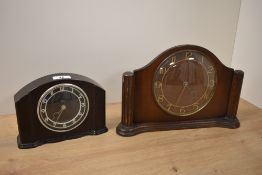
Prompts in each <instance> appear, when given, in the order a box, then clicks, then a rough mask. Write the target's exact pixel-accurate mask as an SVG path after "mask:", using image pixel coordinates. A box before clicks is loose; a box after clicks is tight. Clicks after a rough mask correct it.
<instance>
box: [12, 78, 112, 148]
mask: <svg viewBox="0 0 262 175" xmlns="http://www.w3.org/2000/svg"><path fill="white" fill-rule="evenodd" d="M14 100H15V107H16V115H17V123H18V130H19V135H18V136H17V143H18V147H19V148H32V147H36V146H39V145H41V144H44V143H48V142H57V141H62V140H65V139H72V138H77V137H81V136H84V135H98V134H102V133H104V132H106V131H107V128H106V126H105V90H104V89H103V88H102V87H101V86H100V85H98V83H96V82H95V81H93V80H92V79H90V78H88V77H85V76H82V75H78V74H72V73H59V74H52V75H47V76H44V77H42V78H39V79H37V80H35V81H33V82H31V83H29V84H28V85H26V86H24V87H23V88H22V89H21V90H19V91H18V92H17V93H16V94H15V96H14Z"/></svg>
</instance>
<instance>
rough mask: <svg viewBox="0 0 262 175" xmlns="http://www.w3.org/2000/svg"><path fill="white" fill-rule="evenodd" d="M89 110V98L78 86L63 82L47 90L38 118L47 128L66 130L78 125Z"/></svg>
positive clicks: (39, 107)
mask: <svg viewBox="0 0 262 175" xmlns="http://www.w3.org/2000/svg"><path fill="white" fill-rule="evenodd" d="M88 112H89V99H88V97H87V95H86V93H85V92H84V91H83V90H82V89H81V88H80V87H78V86H76V85H73V84H68V83H61V84H57V85H55V86H52V87H51V88H49V89H48V90H46V91H45V92H44V93H43V95H42V96H41V97H40V99H39V101H38V106H37V114H38V119H39V121H40V122H41V124H42V125H43V126H44V127H46V128H47V129H49V130H51V131H55V132H66V131H70V130H72V129H74V128H76V127H78V126H79V125H80V124H81V123H82V122H83V121H84V120H85V118H86V116H87V114H88Z"/></svg>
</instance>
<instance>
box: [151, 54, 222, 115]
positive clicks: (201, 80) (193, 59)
mask: <svg viewBox="0 0 262 175" xmlns="http://www.w3.org/2000/svg"><path fill="white" fill-rule="evenodd" d="M216 84H217V75H216V69H215V66H214V65H213V63H212V61H211V60H210V58H209V57H207V56H206V55H204V54H203V53H201V52H199V51H195V50H182V51H178V52H175V53H174V54H172V55H170V56H169V57H167V58H166V59H165V60H164V61H162V62H161V63H160V65H159V66H158V68H157V70H156V72H155V75H154V78H153V92H154V98H155V100H156V102H157V104H158V105H159V106H160V107H161V108H162V109H163V110H164V111H166V112H167V113H169V114H171V115H175V116H188V115H191V114H194V113H196V112H198V111H199V110H201V109H202V108H204V107H205V106H206V105H207V104H208V103H209V101H210V100H211V98H212V97H213V94H214V92H215V88H216Z"/></svg>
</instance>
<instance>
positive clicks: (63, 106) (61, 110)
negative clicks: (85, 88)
mask: <svg viewBox="0 0 262 175" xmlns="http://www.w3.org/2000/svg"><path fill="white" fill-rule="evenodd" d="M65 109H66V105H62V106H61V107H60V110H59V111H57V112H55V113H53V119H55V118H57V119H56V121H58V120H59V118H60V117H61V114H62V112H63V111H64V110H65Z"/></svg>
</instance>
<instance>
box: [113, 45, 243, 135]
mask: <svg viewBox="0 0 262 175" xmlns="http://www.w3.org/2000/svg"><path fill="white" fill-rule="evenodd" d="M243 76H244V73H243V71H241V70H233V69H231V68H229V67H226V66H225V65H223V64H222V63H221V62H220V61H219V59H218V58H217V57H216V56H215V55H214V54H213V53H211V52H210V51H208V50H207V49H205V48H203V47H199V46H195V45H181V46H177V47H173V48H171V49H168V50H166V51H164V52H163V53H161V54H160V55H159V56H157V57H156V58H155V59H154V60H153V61H152V62H150V63H149V64H148V65H146V66H145V67H143V68H141V69H137V70H135V71H134V72H125V73H124V74H123V87H122V120H121V123H120V124H119V125H118V126H117V129H116V131H117V133H118V134H119V135H121V136H133V135H136V134H138V133H142V132H147V131H158V130H171V129H186V128H200V127H215V126H216V127H226V128H238V127H239V125H240V124H239V120H238V119H237V117H236V113H237V108H238V103H239V98H240V91H241V86H242V81H243Z"/></svg>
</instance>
